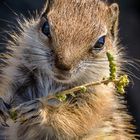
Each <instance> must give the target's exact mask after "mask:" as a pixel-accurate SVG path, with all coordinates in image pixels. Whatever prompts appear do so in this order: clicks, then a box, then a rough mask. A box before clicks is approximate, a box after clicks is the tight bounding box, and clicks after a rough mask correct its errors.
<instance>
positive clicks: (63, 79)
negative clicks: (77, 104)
mask: <svg viewBox="0 0 140 140" xmlns="http://www.w3.org/2000/svg"><path fill="white" fill-rule="evenodd" d="M53 77H54V80H56V81H58V82H64V83H67V82H68V81H71V80H70V79H71V76H70V75H62V74H54V76H53Z"/></svg>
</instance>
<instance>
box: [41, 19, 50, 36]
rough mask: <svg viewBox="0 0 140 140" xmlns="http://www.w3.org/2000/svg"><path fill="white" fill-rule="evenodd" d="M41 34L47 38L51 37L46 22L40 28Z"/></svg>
mask: <svg viewBox="0 0 140 140" xmlns="http://www.w3.org/2000/svg"><path fill="white" fill-rule="evenodd" d="M42 33H43V34H45V35H46V36H47V37H51V34H50V26H49V23H48V21H46V22H44V24H43V26H42Z"/></svg>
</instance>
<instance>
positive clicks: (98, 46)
mask: <svg viewBox="0 0 140 140" xmlns="http://www.w3.org/2000/svg"><path fill="white" fill-rule="evenodd" d="M104 44H105V36H102V37H100V38H99V39H98V41H97V42H96V44H95V45H94V47H93V50H95V51H101V50H102V49H103V48H104Z"/></svg>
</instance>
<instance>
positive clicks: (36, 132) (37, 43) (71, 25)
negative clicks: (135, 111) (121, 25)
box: [0, 0, 136, 140]
mask: <svg viewBox="0 0 140 140" xmlns="http://www.w3.org/2000/svg"><path fill="white" fill-rule="evenodd" d="M118 16H119V8H118V5H117V4H116V3H113V4H109V3H107V2H106V1H102V0H47V2H46V5H45V6H44V10H43V12H42V13H41V14H40V15H37V16H36V18H32V19H24V20H22V22H20V21H19V25H20V27H19V32H20V33H17V34H16V33H13V34H11V37H12V41H9V42H8V43H7V46H8V47H9V49H11V52H10V54H6V55H5V57H4V58H3V59H4V60H3V61H4V62H5V64H4V65H3V66H2V67H1V69H2V73H1V75H0V79H1V80H0V97H1V98H0V123H1V125H2V126H4V127H3V128H1V134H0V135H1V138H0V139H1V140H133V139H136V138H135V136H134V135H133V134H132V133H133V128H134V127H133V125H131V123H130V121H131V117H130V116H129V115H128V113H127V111H126V108H125V105H124V104H125V103H124V102H123V99H121V98H120V97H119V96H118V95H117V93H116V91H115V88H114V87H113V85H103V84H102V85H99V86H95V87H94V88H90V89H88V91H87V93H85V94H82V95H79V96H78V97H77V98H71V97H69V100H68V101H67V102H65V103H60V102H59V101H58V100H51V99H49V95H54V94H55V93H56V92H58V91H62V90H66V89H69V88H72V87H75V86H79V85H82V84H85V83H89V82H94V81H99V80H102V79H103V78H105V77H109V73H110V72H109V64H108V60H107V56H106V52H107V51H110V52H111V53H112V54H113V55H114V57H115V60H116V64H117V69H118V75H119V74H121V73H123V71H122V70H123V53H124V52H122V50H121V49H120V48H119V45H118V44H119V41H118ZM23 21H24V23H23ZM13 107H17V112H18V120H17V121H16V122H12V121H11V120H9V119H8V118H9V109H11V108H13ZM24 118H27V120H26V121H25V122H24V123H21V120H22V119H24ZM6 126H7V127H6ZM2 129H3V130H2Z"/></svg>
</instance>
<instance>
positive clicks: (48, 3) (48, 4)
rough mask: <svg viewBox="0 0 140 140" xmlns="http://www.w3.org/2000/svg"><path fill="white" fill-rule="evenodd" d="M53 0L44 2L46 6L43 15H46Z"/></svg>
mask: <svg viewBox="0 0 140 140" xmlns="http://www.w3.org/2000/svg"><path fill="white" fill-rule="evenodd" d="M52 1H53V0H46V3H45V4H44V5H45V6H44V8H43V11H42V14H41V15H42V16H43V15H46V14H47V13H48V11H49V8H50V5H51V3H52Z"/></svg>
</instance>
